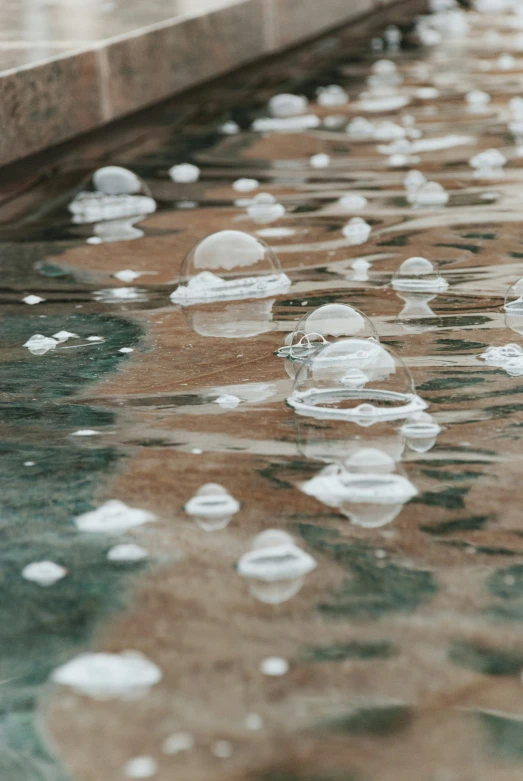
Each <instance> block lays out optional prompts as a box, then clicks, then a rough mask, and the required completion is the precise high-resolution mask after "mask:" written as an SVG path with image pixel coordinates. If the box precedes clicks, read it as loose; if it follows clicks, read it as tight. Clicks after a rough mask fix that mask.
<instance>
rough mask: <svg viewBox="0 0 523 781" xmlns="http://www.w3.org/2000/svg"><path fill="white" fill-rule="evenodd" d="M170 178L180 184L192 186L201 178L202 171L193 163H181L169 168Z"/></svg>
mask: <svg viewBox="0 0 523 781" xmlns="http://www.w3.org/2000/svg"><path fill="white" fill-rule="evenodd" d="M169 176H170V177H171V179H172V180H173V182H177V183H178V184H192V182H197V181H198V179H199V178H200V169H199V168H198V166H197V165H192V163H179V164H178V165H173V166H172V168H169Z"/></svg>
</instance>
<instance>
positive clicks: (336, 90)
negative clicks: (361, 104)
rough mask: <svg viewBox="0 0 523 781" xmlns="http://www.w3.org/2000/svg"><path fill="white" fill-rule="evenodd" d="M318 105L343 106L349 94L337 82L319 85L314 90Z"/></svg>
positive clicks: (347, 100)
mask: <svg viewBox="0 0 523 781" xmlns="http://www.w3.org/2000/svg"><path fill="white" fill-rule="evenodd" d="M316 94H317V96H318V97H317V100H318V103H319V105H320V106H329V107H330V106H344V105H345V104H346V103H348V102H349V96H348V95H347V93H346V92H345V90H344V89H343V87H340V86H339V85H338V84H330V85H329V86H328V87H319V88H318V90H317V91H316Z"/></svg>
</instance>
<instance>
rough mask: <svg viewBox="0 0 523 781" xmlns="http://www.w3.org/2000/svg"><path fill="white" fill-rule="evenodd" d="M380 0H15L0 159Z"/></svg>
mask: <svg viewBox="0 0 523 781" xmlns="http://www.w3.org/2000/svg"><path fill="white" fill-rule="evenodd" d="M394 1H395V0H385V3H386V4H392V3H393V2H394ZM385 3H384V2H383V0H381V2H378V1H377V0H322V2H318V0H175V1H174V3H173V0H150V1H149V2H148V3H145V4H144V3H142V2H140V0H127V1H126V0H116V2H110V1H108V2H106V1H105V0H93V1H92V3H85V2H80V3H79V2H78V0H55V2H54V3H49V4H47V5H45V6H43V7H42V8H41V9H39V10H38V11H35V10H34V5H33V4H31V3H29V2H28V0H11V2H10V3H9V2H8V3H7V4H6V6H5V7H3V8H2V9H0V122H1V127H2V133H1V134H0V164H6V163H9V162H12V161H14V160H17V159H20V158H22V157H25V156H27V155H30V154H33V153H35V152H39V151H41V150H43V149H46V148H48V147H50V146H54V145H55V144H58V143H61V142H62V141H66V140H68V139H70V138H73V137H75V136H77V135H79V134H81V133H85V132H87V131H90V130H93V129H95V128H97V127H101V126H103V125H104V124H107V123H108V122H111V121H112V120H115V119H118V118H121V117H124V116H126V115H128V114H130V113H132V112H134V111H137V110H139V109H143V108H145V107H147V106H149V105H152V104H154V103H157V102H159V101H161V100H164V99H166V98H168V97H170V96H171V95H174V94H176V93H179V92H181V91H183V90H185V89H187V88H189V87H193V86H195V85H197V84H201V83H203V82H205V81H207V80H209V79H211V78H214V77H216V76H219V75H221V74H224V73H226V72H228V71H231V70H233V69H235V68H238V67H239V66H241V65H243V64H245V63H248V62H253V61H255V60H257V59H259V58H262V57H264V56H267V55H269V54H272V53H275V52H277V51H279V50H281V49H284V48H287V47H289V46H292V45H294V44H297V43H299V42H300V41H303V40H305V39H307V38H310V37H314V36H315V35H319V34H320V33H322V32H324V31H325V30H328V29H329V28H331V27H336V26H337V25H341V24H343V23H345V22H347V21H350V20H351V19H353V18H356V17H358V16H361V15H363V14H365V13H369V12H370V11H372V10H373V9H374V8H376V9H377V8H378V7H379V6H382V5H384V4H385ZM87 6H90V7H89V8H88V7H87ZM173 8H175V9H176V10H177V13H175V15H173Z"/></svg>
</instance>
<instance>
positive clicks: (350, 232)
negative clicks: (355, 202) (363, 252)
mask: <svg viewBox="0 0 523 781" xmlns="http://www.w3.org/2000/svg"><path fill="white" fill-rule="evenodd" d="M371 230H372V228H371V226H370V225H369V224H368V222H365V220H364V219H363V218H362V217H353V218H352V219H351V220H349V221H348V223H347V224H346V225H345V226H344V227H343V228H342V231H341V232H342V233H343V235H344V236H345V238H346V240H347V242H348V243H349V244H350V245H351V246H354V245H357V244H364V243H365V242H366V241H367V240H368V238H369V236H370V233H371Z"/></svg>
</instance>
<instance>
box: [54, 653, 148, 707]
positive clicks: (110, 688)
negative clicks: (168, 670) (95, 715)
mask: <svg viewBox="0 0 523 781" xmlns="http://www.w3.org/2000/svg"><path fill="white" fill-rule="evenodd" d="M161 678H162V671H161V670H160V668H159V667H158V666H157V665H156V664H154V662H151V661H150V660H149V659H148V658H147V657H146V656H144V654H142V653H140V652H139V651H122V652H121V653H119V654H118V653H84V654H80V655H79V656H76V657H74V659H71V660H70V661H69V662H66V664H64V665H62V666H61V667H58V668H57V669H56V670H54V672H53V673H52V674H51V680H52V681H53V682H54V683H59V684H61V685H63V686H69V687H70V688H72V689H73V690H74V691H76V692H77V693H79V694H83V695H86V696H87V697H92V698H93V699H95V700H111V699H138V698H139V697H144V696H145V695H146V694H147V693H148V692H149V690H150V689H151V687H152V686H154V684H155V683H158V681H160V680H161Z"/></svg>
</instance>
